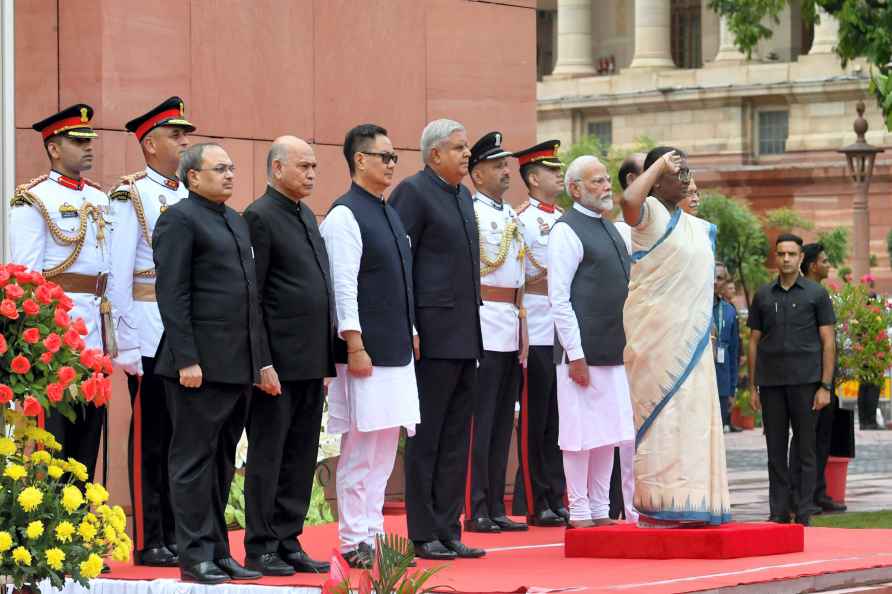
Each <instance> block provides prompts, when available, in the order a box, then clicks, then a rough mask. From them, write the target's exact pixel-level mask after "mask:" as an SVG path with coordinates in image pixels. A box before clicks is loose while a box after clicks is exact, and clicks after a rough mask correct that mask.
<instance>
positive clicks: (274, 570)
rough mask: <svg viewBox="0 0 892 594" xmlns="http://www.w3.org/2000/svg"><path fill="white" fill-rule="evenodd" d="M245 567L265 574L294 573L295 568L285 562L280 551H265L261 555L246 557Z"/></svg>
mask: <svg viewBox="0 0 892 594" xmlns="http://www.w3.org/2000/svg"><path fill="white" fill-rule="evenodd" d="M245 567H247V568H248V569H253V570H254V571H259V572H260V573H262V574H263V575H294V568H293V567H291V564H290V563H285V561H283V560H282V558H281V557H279V555H278V553H264V554H262V555H260V556H259V557H247V558H245Z"/></svg>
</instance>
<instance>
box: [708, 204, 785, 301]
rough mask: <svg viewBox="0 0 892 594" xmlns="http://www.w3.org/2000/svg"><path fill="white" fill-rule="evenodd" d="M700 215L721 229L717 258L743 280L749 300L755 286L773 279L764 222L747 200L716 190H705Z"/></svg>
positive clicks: (736, 277) (735, 276)
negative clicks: (767, 265)
mask: <svg viewBox="0 0 892 594" xmlns="http://www.w3.org/2000/svg"><path fill="white" fill-rule="evenodd" d="M699 216H700V217H702V218H704V219H706V220H707V221H709V222H710V223H712V224H714V225H715V226H716V227H717V228H718V233H717V235H716V250H715V251H716V258H717V259H719V260H721V261H722V262H724V264H725V266H726V267H727V269H728V273H729V274H731V277H732V278H734V279H736V280H737V281H738V282H739V283H740V286H741V288H742V289H743V294H744V296H745V297H746V302H747V303H749V302H750V300H751V299H752V295H753V293H754V292H755V289H757V288H758V287H759V286H760V285H762V284H764V283H765V282H767V281H768V278H769V276H768V271H767V270H766V269H765V258H766V257H767V256H768V237H766V235H765V231H764V230H763V229H762V222H761V221H760V220H759V217H758V216H756V214H755V213H754V212H753V211H752V210H751V209H750V207H749V206H748V205H747V204H746V203H744V202H742V201H738V200H734V199H732V198H728V197H727V196H724V195H722V194H718V193H715V192H704V194H703V197H702V199H701V200H700V213H699Z"/></svg>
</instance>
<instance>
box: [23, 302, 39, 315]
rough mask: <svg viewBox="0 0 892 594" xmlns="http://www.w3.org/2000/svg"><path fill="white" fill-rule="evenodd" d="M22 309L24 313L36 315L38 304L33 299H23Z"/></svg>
mask: <svg viewBox="0 0 892 594" xmlns="http://www.w3.org/2000/svg"><path fill="white" fill-rule="evenodd" d="M22 309H23V310H24V311H25V315H29V316H36V315H37V314H39V313H40V306H39V305H37V302H36V301H34V300H33V299H25V300H24V301H22Z"/></svg>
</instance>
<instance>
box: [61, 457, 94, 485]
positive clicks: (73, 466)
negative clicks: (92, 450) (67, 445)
mask: <svg viewBox="0 0 892 594" xmlns="http://www.w3.org/2000/svg"><path fill="white" fill-rule="evenodd" d="M65 465H66V466H67V469H68V472H70V473H71V474H73V475H74V478H76V479H77V480H79V481H86V480H87V479H88V478H90V477H89V475H88V474H87V467H86V466H84V465H83V464H81V463H80V462H78V461H77V460H75V459H74V458H69V459H68V461H67V462H66V464H65Z"/></svg>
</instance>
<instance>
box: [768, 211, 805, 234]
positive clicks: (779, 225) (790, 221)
mask: <svg viewBox="0 0 892 594" xmlns="http://www.w3.org/2000/svg"><path fill="white" fill-rule="evenodd" d="M765 226H766V227H768V228H770V229H777V230H778V231H780V232H782V233H790V232H792V231H794V230H796V229H804V230H806V231H810V230H812V229H814V228H815V224H814V223H812V222H811V221H809V220H808V219H806V218H805V217H803V216H802V215H801V214H799V213H798V212H796V211H795V210H793V209H792V208H787V207H786V206H784V207H782V208H775V209H774V210H769V211H768V212H766V213H765Z"/></svg>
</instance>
